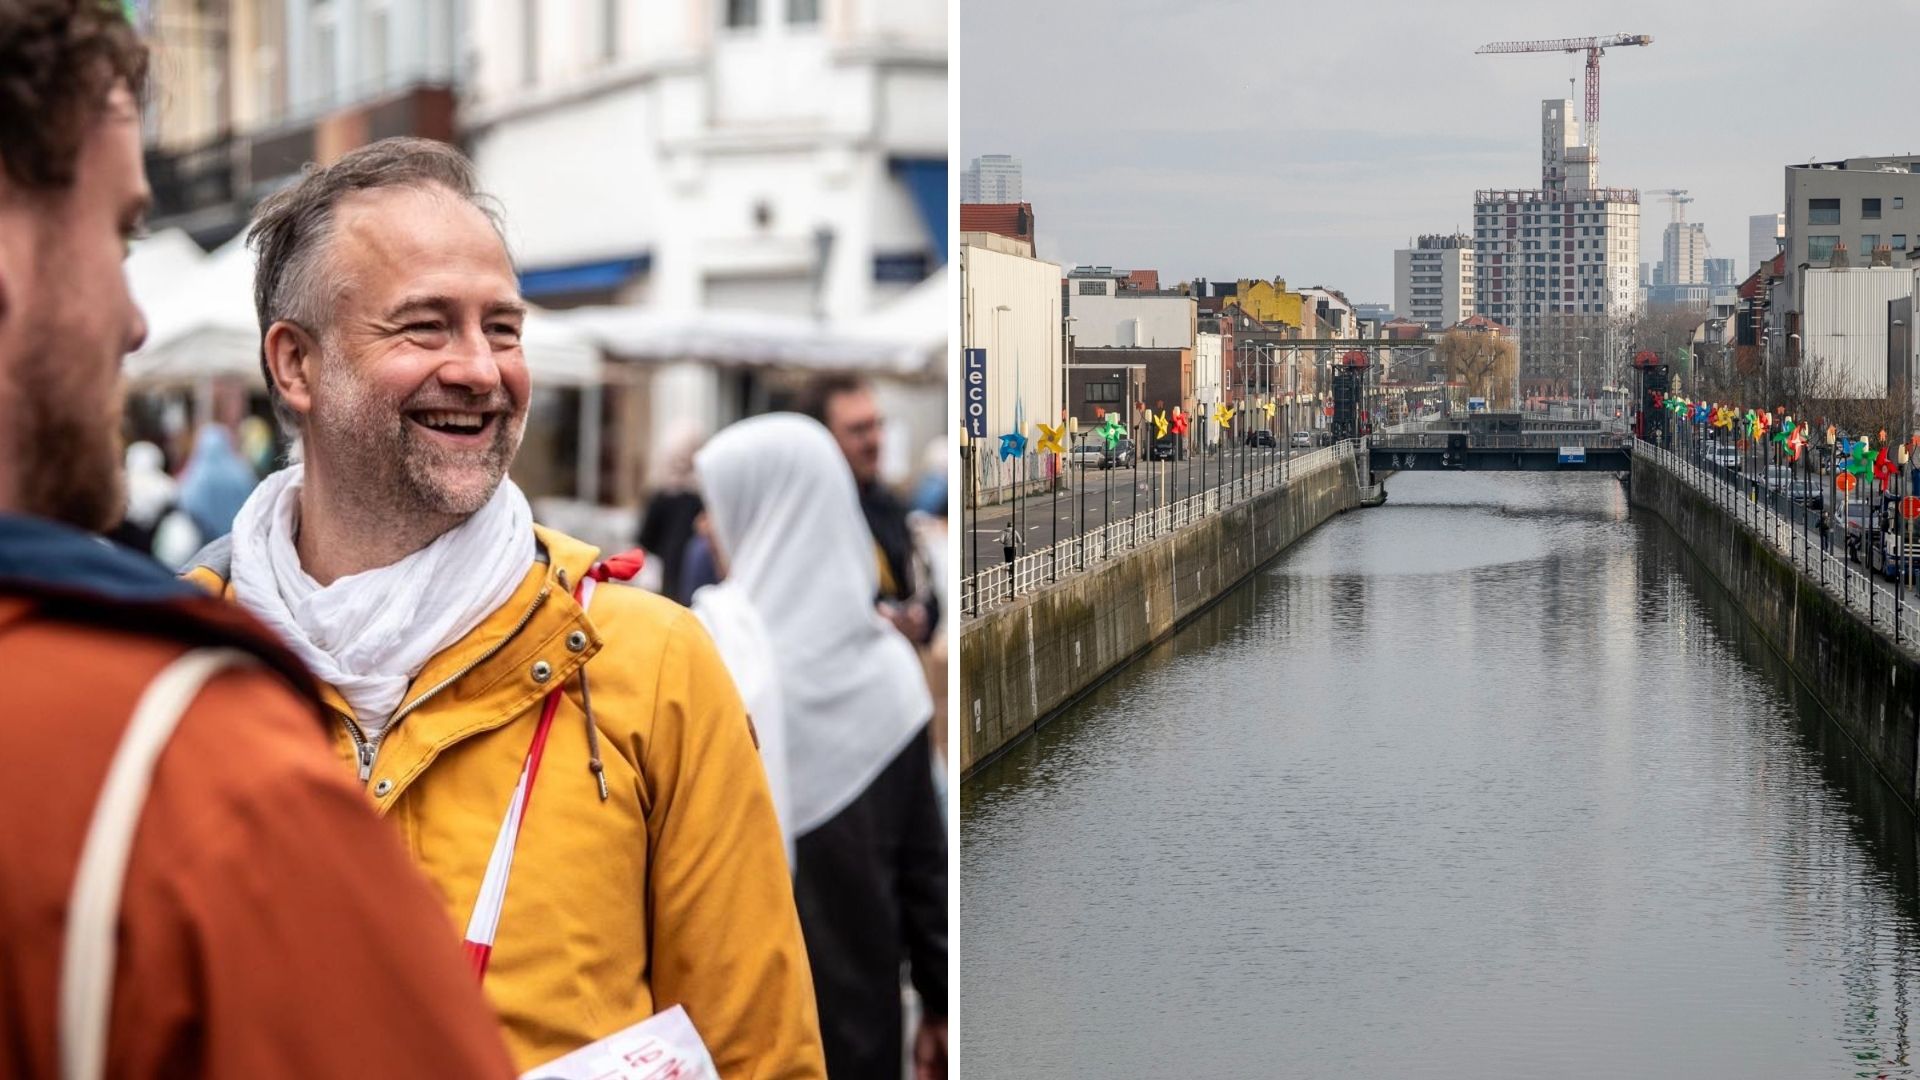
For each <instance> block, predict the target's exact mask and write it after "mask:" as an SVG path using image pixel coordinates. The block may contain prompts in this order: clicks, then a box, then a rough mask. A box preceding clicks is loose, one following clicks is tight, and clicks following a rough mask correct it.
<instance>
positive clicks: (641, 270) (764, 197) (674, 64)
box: [361, 0, 949, 463]
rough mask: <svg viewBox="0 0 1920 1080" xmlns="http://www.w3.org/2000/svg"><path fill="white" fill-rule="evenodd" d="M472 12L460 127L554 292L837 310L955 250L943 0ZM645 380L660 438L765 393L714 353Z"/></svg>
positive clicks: (692, 304)
mask: <svg viewBox="0 0 1920 1080" xmlns="http://www.w3.org/2000/svg"><path fill="white" fill-rule="evenodd" d="M361 2H370V0H361ZM470 18H471V26H472V32H471V38H470V51H471V56H472V68H471V72H472V73H471V78H470V81H469V83H468V84H467V92H466V96H465V99H464V101H463V109H462V113H461V135H462V138H463V140H464V141H465V142H466V144H467V145H468V146H469V147H470V151H471V153H472V155H473V159H474V162H475V165H476V167H477V168H478V171H479V173H480V179H481V184H482V186H483V187H484V188H485V189H486V190H487V191H488V192H489V193H491V194H493V195H494V196H495V197H497V198H498V199H499V200H500V202H501V204H502V208H503V209H504V211H505V217H506V222H507V232H508V241H509V244H510V246H511V248H512V250H513V253H514V256H515V261H516V263H517V265H518V267H519V269H520V274H521V289H522V291H523V292H524V293H525V294H526V296H527V297H528V299H529V300H531V301H533V302H534V303H536V304H542V305H546V306H550V307H573V306H579V305H583V304H615V305H630V306H642V307H646V308H649V309H651V310H654V311H660V312H674V313H679V312H748V313H763V314H777V315H787V316H801V317H807V318H811V319H813V320H817V321H819V322H821V323H827V324H837V323H844V322H848V321H851V320H856V319H858V318H859V317H861V316H863V315H866V314H868V313H870V312H872V311H874V310H875V309H876V308H880V307H883V306H884V305H885V304H886V303H887V302H888V301H889V300H892V299H895V298H898V297H899V296H901V295H902V294H904V293H905V292H906V291H908V290H909V289H911V288H913V287H914V286H915V285H916V284H918V283H920V282H922V281H923V280H925V279H926V278H928V277H929V276H930V275H932V274H934V273H935V272H937V271H938V270H939V269H940V268H941V267H942V266H943V265H944V264H945V263H946V262H947V259H948V254H949V253H948V250H947V209H946V204H947V179H946V177H947V162H946V154H947V149H946V147H947V128H946V109H947V106H946V101H947V5H946V2H945V0H899V2H894V3H888V4H861V3H856V2H855V0H579V2H575V3H568V4H553V3H545V2H540V0H473V3H472V4H471V5H470ZM647 375H648V379H649V386H648V389H647V391H646V392H645V393H644V394H643V395H636V396H637V397H642V398H644V404H640V405H636V406H634V408H637V409H638V410H639V413H638V414H637V415H634V416H630V417H629V419H630V420H631V421H632V422H633V423H634V424H638V425H641V426H646V427H649V428H650V429H651V431H652V433H653V436H652V437H653V439H654V441H655V445H657V443H658V439H659V438H660V437H661V434H662V433H663V432H664V431H666V430H667V429H668V428H669V427H671V426H673V425H674V424H676V423H685V422H687V421H692V422H693V423H695V424H698V425H700V426H704V427H706V428H708V429H709V430H712V429H715V428H717V427H719V426H721V425H723V424H725V423H728V422H731V421H732V420H733V419H737V418H738V417H739V416H741V415H745V414H747V413H749V412H753V411H758V409H760V408H763V407H765V401H764V400H763V399H764V396H765V393H766V391H765V390H764V388H763V384H762V383H760V382H759V381H757V377H747V378H740V377H734V376H733V375H730V374H729V373H728V372H727V371H725V370H723V369H722V368H720V367H717V366H714V365H711V364H687V363H683V364H667V365H665V366H663V367H660V368H657V369H654V370H651V371H649V372H648V373H647ZM880 389H881V390H882V392H883V397H884V396H886V393H887V392H888V388H887V387H885V386H882V387H881V388H880ZM942 396H944V388H942ZM898 404H901V403H899V402H892V403H889V402H883V408H886V409H887V410H888V412H889V414H890V415H903V414H904V413H905V412H906V411H907V410H906V409H905V408H899V409H896V408H895V407H894V406H895V405H898ZM915 411H917V412H918V413H924V414H927V415H933V413H934V412H937V410H932V411H930V410H929V408H919V407H917V406H916V407H915ZM918 449H919V448H918V447H912V448H907V447H890V448H889V450H888V457H889V459H890V460H891V461H893V462H895V463H901V462H905V461H907V460H910V458H912V457H917V455H918Z"/></svg>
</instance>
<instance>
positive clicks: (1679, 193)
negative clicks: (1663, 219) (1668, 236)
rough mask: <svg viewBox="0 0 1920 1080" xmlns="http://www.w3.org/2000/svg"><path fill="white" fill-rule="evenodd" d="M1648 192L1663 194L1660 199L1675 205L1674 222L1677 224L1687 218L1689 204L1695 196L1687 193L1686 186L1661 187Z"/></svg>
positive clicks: (1672, 205)
mask: <svg viewBox="0 0 1920 1080" xmlns="http://www.w3.org/2000/svg"><path fill="white" fill-rule="evenodd" d="M1648 194H1650V195H1660V196H1663V198H1662V199H1661V200H1660V201H1661V202H1664V203H1666V204H1667V205H1669V206H1671V207H1673V223H1674V224H1675V225H1678V224H1680V223H1681V222H1683V221H1685V220H1687V204H1688V203H1690V202H1692V201H1693V196H1691V195H1689V194H1687V189H1686V188H1659V189H1657V190H1655V191H1650V192H1648Z"/></svg>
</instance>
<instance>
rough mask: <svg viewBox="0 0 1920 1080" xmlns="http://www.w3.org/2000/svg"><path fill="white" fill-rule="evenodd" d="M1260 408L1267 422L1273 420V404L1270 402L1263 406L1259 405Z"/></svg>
mask: <svg viewBox="0 0 1920 1080" xmlns="http://www.w3.org/2000/svg"><path fill="white" fill-rule="evenodd" d="M1260 408H1261V409H1262V410H1263V411H1265V412H1266V414H1267V419H1269V420H1271V419H1273V402H1271V401H1269V402H1266V403H1265V404H1263V405H1261V406H1260Z"/></svg>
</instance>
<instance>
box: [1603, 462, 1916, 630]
mask: <svg viewBox="0 0 1920 1080" xmlns="http://www.w3.org/2000/svg"><path fill="white" fill-rule="evenodd" d="M1633 452H1634V453H1635V454H1645V455H1647V456H1648V457H1649V458H1650V459H1651V460H1653V461H1656V462H1658V463H1659V464H1660V465H1661V466H1662V467H1664V468H1665V469H1666V470H1667V471H1668V472H1671V473H1673V474H1674V476H1676V477H1678V478H1679V479H1680V480H1681V481H1682V482H1683V483H1685V484H1686V485H1687V486H1688V487H1691V488H1693V489H1694V490H1695V491H1697V492H1699V493H1700V494H1701V495H1703V496H1705V497H1706V498H1707V499H1708V500H1710V501H1711V502H1713V503H1714V505H1716V506H1718V507H1720V508H1721V509H1722V510H1724V511H1726V513H1727V514H1728V516H1730V517H1732V518H1733V519H1734V520H1735V521H1736V522H1738V523H1739V524H1740V526H1741V527H1742V528H1744V529H1746V530H1747V531H1748V532H1750V533H1752V534H1753V535H1754V536H1756V537H1758V538H1759V539H1760V541H1761V542H1762V543H1764V544H1766V545H1767V546H1768V547H1770V548H1772V549H1773V550H1775V551H1777V552H1779V553H1780V554H1782V555H1784V556H1786V558H1787V562H1788V563H1789V564H1790V565H1791V566H1793V567H1794V568H1795V569H1797V570H1798V571H1800V573H1802V574H1804V575H1806V577H1807V580H1808V581H1810V582H1813V583H1815V584H1818V585H1819V586H1820V588H1821V589H1822V590H1823V591H1825V592H1826V593H1827V594H1828V595H1830V596H1832V597H1833V598H1834V599H1836V600H1838V601H1840V603H1841V605H1842V606H1844V607H1845V608H1846V609H1847V610H1849V611H1852V612H1853V613H1855V614H1856V615H1861V616H1864V617H1865V618H1866V620H1867V625H1868V626H1870V627H1872V628H1873V629H1875V630H1878V631H1880V632H1882V633H1885V634H1887V635H1889V636H1891V637H1892V638H1893V640H1894V642H1895V643H1896V644H1898V645H1899V646H1901V647H1902V648H1905V649H1907V650H1909V651H1914V652H1920V606H1916V605H1915V604H1914V602H1913V599H1912V597H1911V596H1908V595H1903V593H1904V590H1897V589H1892V588H1888V587H1887V584H1886V582H1885V581H1884V580H1880V579H1877V578H1876V577H1875V576H1874V575H1873V574H1871V573H1869V572H1867V571H1866V570H1865V569H1863V568H1861V567H1856V566H1854V565H1853V563H1852V561H1851V560H1849V559H1848V558H1846V556H1845V555H1836V554H1834V553H1833V552H1832V551H1829V550H1827V549H1826V548H1827V545H1826V544H1825V543H1824V542H1822V541H1821V540H1820V539H1818V538H1817V537H1815V536H1813V535H1810V534H1811V533H1812V531H1813V530H1811V529H1809V528H1808V527H1807V526H1806V523H1805V521H1804V520H1802V522H1801V523H1800V524H1799V525H1798V526H1796V525H1795V524H1794V522H1793V520H1792V519H1791V518H1788V517H1786V516H1784V515H1782V514H1781V513H1780V512H1779V511H1778V510H1776V509H1774V508H1773V507H1772V506H1769V505H1767V504H1764V503H1761V502H1760V501H1759V499H1758V498H1757V493H1755V492H1754V491H1753V490H1752V486H1751V483H1750V482H1749V481H1747V480H1746V479H1745V478H1743V479H1742V480H1739V481H1731V482H1730V481H1729V480H1727V479H1726V477H1725V476H1724V475H1722V474H1720V473H1716V472H1714V471H1711V470H1709V469H1708V468H1707V467H1705V466H1703V465H1701V464H1700V463H1699V462H1696V461H1693V460H1691V459H1689V458H1687V457H1686V456H1684V455H1681V454H1676V453H1674V452H1673V451H1671V450H1668V449H1666V448H1664V447H1660V446H1655V445H1654V444H1652V443H1649V442H1638V441H1637V442H1635V443H1634V444H1633ZM1835 527H1836V528H1837V529H1839V530H1840V531H1841V548H1842V550H1843V551H1844V550H1845V546H1846V545H1845V539H1846V537H1845V531H1846V522H1845V519H1844V518H1842V519H1841V520H1839V521H1838V522H1836V525H1835ZM1866 540H1867V538H1866V537H1865V536H1864V535H1863V536H1862V537H1861V543H1860V551H1861V558H1863V559H1865V558H1867V555H1866V550H1867V544H1866ZM1902 555H1903V557H1904V556H1905V552H1904V550H1903V552H1902Z"/></svg>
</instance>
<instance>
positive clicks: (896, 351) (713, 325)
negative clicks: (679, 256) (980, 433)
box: [553, 270, 949, 375]
mask: <svg viewBox="0 0 1920 1080" xmlns="http://www.w3.org/2000/svg"><path fill="white" fill-rule="evenodd" d="M948 280H949V279H948V277H947V274H946V271H945V270H941V271H940V272H939V273H936V274H935V275H934V276H933V277H931V278H929V279H928V280H927V281H925V282H923V283H921V284H920V285H917V286H915V287H914V288H913V289H911V290H909V291H908V292H907V293H905V294H904V295H903V296H901V297H900V298H899V299H898V300H896V301H895V302H894V303H892V304H890V305H887V306H886V307H883V308H881V309H879V310H878V311H875V312H872V313H870V314H868V315H866V316H863V317H862V318H860V319H856V320H852V321H849V322H845V323H840V324H835V323H823V322H818V321H815V320H812V319H807V318H802V317H799V316H794V315H780V314H773V313H770V312H760V311H707V310H693V311H658V310H654V309H650V308H642V307H631V306H601V307H582V308H572V309H569V310H567V311H558V312H554V313H553V317H554V318H555V319H556V320H559V321H561V322H564V323H566V324H567V325H568V326H570V327H572V328H573V329H575V330H578V331H580V332H582V333H584V334H585V335H586V336H587V337H588V338H589V339H591V340H592V341H593V342H595V343H596V344H598V345H599V346H600V348H601V349H603V350H605V351H606V353H607V354H608V355H610V356H615V357H619V358H621V359H624V360H629V361H639V362H643V363H662V364H664V363H676V362H681V361H697V362H702V363H710V364H718V365H721V366H728V367H769V368H799V369H807V370H827V371H867V372H873V373H878V374H890V375H923V374H929V373H938V372H940V371H942V370H943V367H944V354H945V351H946V340H947V335H946V326H947V307H946V302H947V301H946V292H947V289H946V285H947V282H948Z"/></svg>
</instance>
